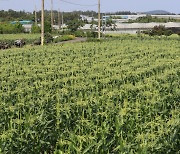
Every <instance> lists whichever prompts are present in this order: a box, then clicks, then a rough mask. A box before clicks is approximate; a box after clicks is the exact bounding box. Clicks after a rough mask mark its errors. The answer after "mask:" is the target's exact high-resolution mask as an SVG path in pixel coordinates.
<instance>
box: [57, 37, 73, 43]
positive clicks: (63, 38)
mask: <svg viewBox="0 0 180 154" xmlns="http://www.w3.org/2000/svg"><path fill="white" fill-rule="evenodd" d="M73 39H75V36H74V35H62V36H59V37H57V38H55V39H54V42H55V43H58V42H62V41H68V40H73Z"/></svg>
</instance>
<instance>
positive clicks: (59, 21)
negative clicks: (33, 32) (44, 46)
mask: <svg viewBox="0 0 180 154" xmlns="http://www.w3.org/2000/svg"><path fill="white" fill-rule="evenodd" d="M58 25H59V31H60V30H61V18H60V9H59V10H58Z"/></svg>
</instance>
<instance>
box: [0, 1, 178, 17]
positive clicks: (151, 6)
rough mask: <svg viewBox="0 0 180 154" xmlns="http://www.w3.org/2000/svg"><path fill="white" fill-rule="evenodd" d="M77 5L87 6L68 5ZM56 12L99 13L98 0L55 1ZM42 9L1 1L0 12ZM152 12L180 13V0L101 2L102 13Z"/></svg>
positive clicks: (19, 2) (31, 2)
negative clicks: (89, 11) (91, 11)
mask: <svg viewBox="0 0 180 154" xmlns="http://www.w3.org/2000/svg"><path fill="white" fill-rule="evenodd" d="M50 1H51V0H45V8H46V9H47V10H50V8H51V6H50ZM64 1H67V2H70V3H76V4H81V5H86V6H80V5H73V4H69V3H66V2H64ZM53 3H54V7H53V9H54V10H58V9H60V10H61V11H65V12H66V11H74V10H83V11H85V10H94V11H97V5H95V6H87V5H94V4H97V3H98V0H53ZM35 5H36V8H37V10H40V9H41V0H0V10H8V9H13V10H25V11H28V12H32V11H33V10H34V8H35ZM152 10H166V11H169V12H172V13H178V14H179V13H180V0H124V1H123V0H101V11H102V12H116V11H131V12H146V11H152Z"/></svg>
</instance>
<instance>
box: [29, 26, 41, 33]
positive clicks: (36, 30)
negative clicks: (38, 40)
mask: <svg viewBox="0 0 180 154" xmlns="http://www.w3.org/2000/svg"><path fill="white" fill-rule="evenodd" d="M40 32H41V28H40V27H39V26H38V25H36V24H33V25H32V28H31V33H40Z"/></svg>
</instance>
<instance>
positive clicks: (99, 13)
mask: <svg viewBox="0 0 180 154" xmlns="http://www.w3.org/2000/svg"><path fill="white" fill-rule="evenodd" d="M100 9H101V6H100V0H98V39H100V38H101V12H100V11H101V10H100Z"/></svg>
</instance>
